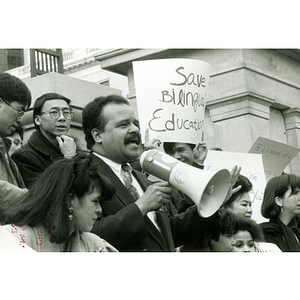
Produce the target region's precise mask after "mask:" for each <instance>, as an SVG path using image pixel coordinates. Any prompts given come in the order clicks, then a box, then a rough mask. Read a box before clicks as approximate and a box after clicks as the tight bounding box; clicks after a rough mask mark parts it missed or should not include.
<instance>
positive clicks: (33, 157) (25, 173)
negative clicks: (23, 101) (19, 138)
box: [12, 131, 64, 188]
mask: <svg viewBox="0 0 300 300" xmlns="http://www.w3.org/2000/svg"><path fill="white" fill-rule="evenodd" d="M61 158H64V156H63V154H62V153H61V151H60V149H59V147H58V146H55V145H53V144H52V143H51V142H50V141H49V140H48V139H47V138H46V137H44V136H43V135H42V133H41V132H40V131H35V132H33V133H32V135H31V136H30V138H29V140H28V143H26V144H25V145H24V146H22V148H19V149H17V150H16V151H15V152H14V153H13V154H12V159H13V160H14V161H15V162H16V164H17V166H18V168H19V171H20V173H21V175H22V178H23V180H24V182H25V185H26V187H27V188H30V187H31V186H32V184H33V183H34V182H35V180H36V179H37V177H38V176H39V175H40V174H41V173H42V172H43V171H44V170H45V169H46V168H47V167H48V166H49V165H51V164H52V163H53V162H54V161H55V160H57V159H61Z"/></svg>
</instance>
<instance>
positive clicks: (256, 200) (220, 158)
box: [204, 150, 267, 223]
mask: <svg viewBox="0 0 300 300" xmlns="http://www.w3.org/2000/svg"><path fill="white" fill-rule="evenodd" d="M235 165H237V166H241V167H242V170H241V172H240V174H241V175H244V176H246V177H247V178H248V179H249V180H250V181H251V183H252V185H253V189H252V191H251V192H250V193H249V195H250V198H251V200H252V209H253V213H252V219H254V220H255V221H256V222H258V223H261V222H265V221H267V220H266V219H265V218H264V217H263V216H262V215H261V212H260V208H261V203H262V199H263V193H264V189H265V186H266V177H265V173H264V167H263V163H262V157H261V154H250V153H236V152H226V151H212V150H209V151H208V154H207V157H206V159H205V167H204V169H205V170H207V171H217V170H220V169H224V168H225V169H227V170H229V171H231V170H232V168H233V167H234V166H235Z"/></svg>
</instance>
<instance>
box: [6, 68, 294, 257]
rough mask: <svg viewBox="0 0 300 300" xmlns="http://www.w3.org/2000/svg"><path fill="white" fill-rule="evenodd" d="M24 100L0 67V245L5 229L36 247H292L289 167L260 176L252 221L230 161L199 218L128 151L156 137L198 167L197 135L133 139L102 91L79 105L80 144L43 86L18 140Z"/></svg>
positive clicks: (136, 134)
mask: <svg viewBox="0 0 300 300" xmlns="http://www.w3.org/2000/svg"><path fill="white" fill-rule="evenodd" d="M31 102H32V99H31V92H30V90H29V89H28V87H27V86H26V85H25V83H24V82H23V81H21V80H20V79H19V78H17V77H15V76H12V75H9V74H6V73H3V74H0V116H1V118H0V223H1V226H0V245H1V243H4V242H5V239H4V238H3V239H2V238H1V234H3V233H4V232H5V233H6V234H7V233H9V234H11V235H12V236H13V237H14V238H16V240H18V241H19V242H20V243H19V246H24V245H26V246H29V247H30V248H32V249H33V250H35V251H38V252H49V251H51V252H52V251H58V252H67V251H80V252H118V251H119V252H121V251H127V252H128V251H130V252H133V251H172V252H173V251H174V252H175V251H179V252H187V251H208V252H271V251H272V252H288V251H298V252H299V251H300V243H299V239H300V227H299V226H300V222H299V221H298V220H299V219H298V218H299V215H300V177H299V176H297V175H295V174H285V173H283V174H282V175H280V176H277V177H274V178H272V179H271V180H269V181H268V183H267V185H266V188H265V192H264V198H263V201H262V207H261V210H262V215H263V216H264V217H265V218H267V219H269V222H264V223H262V224H258V223H256V222H255V221H254V220H253V219H251V217H252V207H251V205H252V203H251V198H250V195H249V192H250V191H251V190H252V183H251V182H250V180H249V179H248V178H247V177H245V176H243V175H242V174H240V172H241V168H240V167H238V166H235V167H234V168H233V169H232V170H231V172H230V184H229V186H228V193H227V196H226V197H225V199H224V201H223V202H222V204H221V205H220V208H219V209H218V210H217V211H216V212H215V213H213V214H212V215H211V216H209V217H202V216H200V215H199V213H198V209H197V205H195V203H194V202H193V200H192V199H190V198H189V197H188V196H187V195H185V194H184V193H183V192H182V191H180V190H178V189H177V188H175V187H173V186H171V185H170V184H169V182H166V181H158V182H150V181H149V180H148V174H146V173H145V172H144V171H143V169H142V167H141V165H140V164H139V161H138V158H139V157H140V155H141V153H142V152H143V151H144V150H147V149H149V148H156V147H158V146H160V145H161V144H163V149H164V151H165V153H167V154H168V155H170V156H173V157H174V158H176V159H178V160H179V161H181V162H183V163H186V164H188V165H190V166H192V167H195V168H200V169H203V167H204V164H205V158H206V155H207V152H208V149H207V147H206V144H205V143H195V144H187V143H182V142H173V143H170V142H161V141H159V140H152V141H149V140H147V141H146V143H145V145H142V144H141V133H140V129H139V121H138V118H137V116H136V114H135V112H134V111H133V109H132V108H131V106H130V105H129V101H128V100H127V99H125V98H124V97H121V96H118V95H109V96H101V97H97V98H95V99H94V100H93V101H91V102H89V103H88V104H87V105H86V106H85V107H84V109H83V112H82V128H83V132H84V135H85V142H86V145H87V148H88V151H81V150H80V149H79V147H77V145H76V142H75V140H74V138H72V137H71V136H70V135H69V130H70V126H71V120H72V117H73V112H72V106H71V100H70V99H68V98H66V97H65V96H63V95H60V94H57V93H46V94H44V95H41V96H40V97H39V98H37V99H36V100H35V101H34V104H33V116H32V117H33V123H34V126H35V131H34V132H33V133H32V134H31V136H30V137H29V139H28V141H27V142H26V143H25V144H24V145H23V128H22V117H23V115H24V113H25V111H26V110H27V109H28V108H29V107H30V105H31ZM17 134H18V135H19V136H17ZM15 139H19V141H16V142H15ZM12 145H15V146H19V147H18V149H12ZM217 150H222V149H217ZM0 249H1V247H0ZM12 251H13V248H12Z"/></svg>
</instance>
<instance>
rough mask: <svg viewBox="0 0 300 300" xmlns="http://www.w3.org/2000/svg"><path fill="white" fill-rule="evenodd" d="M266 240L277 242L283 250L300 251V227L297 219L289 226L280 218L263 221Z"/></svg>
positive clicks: (262, 225)
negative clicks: (299, 227)
mask: <svg viewBox="0 0 300 300" xmlns="http://www.w3.org/2000/svg"><path fill="white" fill-rule="evenodd" d="M260 226H261V227H262V229H263V233H264V236H265V241H266V242H267V243H273V244H276V245H277V246H278V247H279V248H280V250H281V251H282V252H299V251H300V244H299V241H300V229H298V228H297V222H296V219H293V220H292V221H291V222H290V223H289V224H288V225H287V226H286V225H285V224H283V223H282V222H281V221H280V220H279V218H273V219H270V221H269V222H264V223H261V224H260Z"/></svg>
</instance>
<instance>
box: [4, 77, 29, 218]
mask: <svg viewBox="0 0 300 300" xmlns="http://www.w3.org/2000/svg"><path fill="white" fill-rule="evenodd" d="M30 104H31V92H30V90H29V89H28V87H27V86H26V84H25V83H24V82H23V81H22V80H20V79H19V78H17V77H15V76H12V75H10V74H8V73H2V74H0V206H1V205H3V204H4V203H8V202H7V201H10V200H15V201H18V199H20V197H22V196H23V195H24V193H25V192H26V191H27V189H25V184H24V182H23V179H22V177H21V175H20V172H19V170H18V168H17V166H16V164H15V163H14V162H13V160H12V159H11V158H10V156H9V154H8V151H9V149H8V147H7V143H6V142H5V139H6V137H8V136H11V135H12V134H14V133H15V130H16V128H17V127H18V126H19V125H20V123H21V121H22V117H23V115H24V112H25V110H26V109H27V108H29V107H30ZM2 201H3V202H2ZM0 221H1V220H0Z"/></svg>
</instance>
